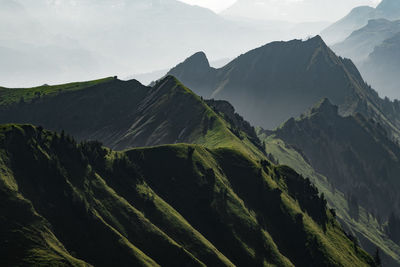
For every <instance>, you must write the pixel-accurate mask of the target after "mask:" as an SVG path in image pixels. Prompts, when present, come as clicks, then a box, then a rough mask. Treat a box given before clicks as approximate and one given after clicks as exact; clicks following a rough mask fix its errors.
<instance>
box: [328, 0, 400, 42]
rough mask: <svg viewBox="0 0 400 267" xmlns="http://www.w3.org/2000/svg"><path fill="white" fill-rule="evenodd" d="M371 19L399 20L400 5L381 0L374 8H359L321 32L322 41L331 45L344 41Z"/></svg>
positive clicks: (390, 0)
mask: <svg viewBox="0 0 400 267" xmlns="http://www.w3.org/2000/svg"><path fill="white" fill-rule="evenodd" d="M371 19H387V20H398V19H400V3H399V1H397V0H382V2H381V3H380V4H379V5H378V6H377V7H376V8H373V7H369V6H360V7H356V8H354V9H353V10H352V11H351V12H350V13H349V14H348V15H347V16H345V17H344V18H343V19H341V20H339V21H337V22H336V23H334V24H332V25H330V26H329V27H328V28H326V29H325V30H323V31H322V33H321V35H322V37H323V38H324V40H325V41H326V42H327V43H328V44H329V45H333V44H336V43H339V42H342V41H343V40H345V39H346V38H347V37H348V36H350V34H351V33H352V32H354V31H356V30H358V29H360V28H362V27H364V26H366V25H367V24H368V21H369V20H371Z"/></svg>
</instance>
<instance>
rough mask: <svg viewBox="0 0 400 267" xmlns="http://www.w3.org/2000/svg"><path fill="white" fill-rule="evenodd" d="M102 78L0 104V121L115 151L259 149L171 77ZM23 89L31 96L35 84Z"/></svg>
mask: <svg viewBox="0 0 400 267" xmlns="http://www.w3.org/2000/svg"><path fill="white" fill-rule="evenodd" d="M105 81H107V82H102V83H100V82H99V81H93V82H90V83H89V84H91V85H92V86H89V87H84V86H83V84H77V85H74V86H72V88H75V86H77V87H79V88H80V89H81V90H64V91H61V92H60V93H57V94H48V95H47V96H45V97H40V98H36V99H35V100H34V101H31V102H26V103H25V102H24V103H18V102H16V103H14V104H12V105H1V104H0V123H32V124H34V125H42V126H43V127H45V128H47V129H51V130H55V131H59V132H61V131H62V130H65V131H66V132H68V133H70V134H72V135H73V136H74V137H75V138H77V139H78V140H99V141H101V142H103V143H104V144H105V145H106V146H108V147H110V148H113V149H117V150H123V149H127V148H130V147H137V146H149V145H160V144H174V143H194V144H207V146H208V147H210V148H214V147H219V146H222V145H223V146H229V147H234V148H237V149H240V150H244V151H246V152H247V153H250V154H258V155H261V154H262V153H261V152H260V151H259V149H258V148H257V143H256V141H257V140H252V141H251V140H250V139H249V138H247V137H246V134H245V133H240V131H239V130H235V129H236V126H234V125H231V123H228V122H227V121H226V120H224V118H222V117H221V115H220V114H217V113H216V112H215V111H214V110H213V109H211V108H210V107H209V106H208V105H207V104H206V103H205V102H204V101H203V100H202V99H201V98H200V97H198V96H197V95H195V94H194V93H193V92H192V91H190V90H189V89H188V88H186V87H185V86H184V85H182V84H181V83H180V82H179V81H178V80H176V79H175V78H174V77H172V76H168V77H166V78H165V79H163V80H162V81H160V82H158V83H157V84H155V85H154V86H153V87H146V86H143V85H142V84H140V83H139V82H137V81H135V80H132V81H127V82H124V81H120V80H117V79H112V80H108V79H106V80H105ZM69 86H70V85H63V86H56V87H54V88H59V87H62V88H69ZM51 88H53V87H51ZM7 90H10V91H18V90H20V89H7ZM21 90H22V89H21ZM55 90H56V89H55ZM23 91H24V92H25V93H24V94H27V95H34V94H35V92H36V89H23ZM50 91H51V90H49V92H50ZM53 91H54V90H53ZM55 92H58V91H57V90H56V91H55ZM17 99H18V98H14V100H17ZM9 100H10V98H9V97H8V95H7V94H5V95H2V94H0V103H2V102H4V101H9ZM258 146H259V144H258Z"/></svg>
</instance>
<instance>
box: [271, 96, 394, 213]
mask: <svg viewBox="0 0 400 267" xmlns="http://www.w3.org/2000/svg"><path fill="white" fill-rule="evenodd" d="M275 134H276V136H277V137H278V138H281V139H282V140H284V141H285V142H286V143H288V144H292V145H294V146H295V147H297V148H299V149H300V150H301V151H302V152H303V153H304V154H305V156H306V158H307V159H309V162H310V165H311V166H312V167H313V168H314V169H315V170H316V171H317V172H319V173H321V174H323V175H324V176H326V177H327V178H328V179H329V181H330V182H331V183H332V184H333V185H334V186H335V187H336V188H338V189H339V190H340V191H342V192H344V193H345V194H348V196H354V197H355V198H357V199H358V202H359V203H360V205H362V206H364V207H365V208H366V209H367V210H369V211H370V212H371V213H373V214H378V215H380V216H382V218H387V217H388V216H389V214H390V213H391V212H393V211H395V212H396V213H400V209H399V206H398V204H399V203H400V199H399V197H398V194H397V193H396V192H397V191H398V190H399V189H400V181H399V179H398V177H399V175H400V165H399V162H400V148H399V147H398V145H397V144H396V143H393V142H392V141H391V140H390V137H389V135H388V134H387V132H386V131H385V129H384V128H383V127H382V126H381V125H380V124H379V123H376V122H374V121H372V120H368V119H365V117H364V116H362V115H360V114H356V115H354V116H349V117H345V118H344V117H341V116H339V115H338V112H337V107H336V106H334V105H332V104H331V103H330V102H329V101H328V100H327V99H325V100H324V101H323V102H321V103H320V104H319V105H317V106H315V107H314V108H312V109H311V110H310V111H309V112H308V113H306V114H304V115H302V116H301V117H300V118H299V119H297V120H294V119H291V120H289V121H288V122H286V123H285V124H284V125H283V126H282V127H281V128H279V129H277V130H276V132H275Z"/></svg>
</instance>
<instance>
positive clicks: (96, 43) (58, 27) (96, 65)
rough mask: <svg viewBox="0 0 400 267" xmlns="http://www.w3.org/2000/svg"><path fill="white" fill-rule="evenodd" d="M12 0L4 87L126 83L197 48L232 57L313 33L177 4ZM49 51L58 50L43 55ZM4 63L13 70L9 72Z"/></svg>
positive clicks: (4, 25)
mask: <svg viewBox="0 0 400 267" xmlns="http://www.w3.org/2000/svg"><path fill="white" fill-rule="evenodd" d="M2 1H3V2H11V1H8V0H2ZM12 1H13V2H15V3H16V4H18V5H19V6H20V7H21V9H23V13H18V14H17V13H15V12H12V11H7V10H6V11H4V12H3V8H2V10H0V15H1V16H0V22H1V25H0V33H1V35H0V40H1V46H2V47H5V48H8V49H11V50H18V52H19V53H20V54H22V55H23V56H20V57H16V58H15V60H14V61H13V60H9V59H8V58H7V61H6V60H2V61H1V62H0V70H2V71H0V79H1V80H2V85H3V86H8V87H25V86H29V85H31V84H37V85H40V84H43V83H64V82H67V81H71V80H90V79H94V77H101V76H105V75H108V74H109V73H116V74H118V75H119V76H121V77H127V76H130V75H132V73H148V72H153V71H154V70H162V69H166V68H169V67H170V66H171V65H172V64H175V63H176V62H179V61H181V60H182V58H184V57H185V56H186V55H188V54H191V53H194V52H195V51H198V50H203V49H204V50H205V51H206V52H207V54H208V55H209V56H210V57H212V58H213V59H220V58H233V57H235V56H237V55H238V54H240V53H242V52H243V51H245V50H248V49H251V48H253V47H255V46H259V45H261V44H263V43H265V42H269V41H272V40H275V39H279V40H283V39H285V40H286V39H289V38H294V37H297V36H307V35H309V34H310V33H309V31H308V27H307V26H306V25H303V26H302V28H303V30H302V31H301V34H300V33H299V31H298V30H297V29H292V28H293V27H295V26H294V25H291V26H290V27H287V25H286V24H285V25H281V24H284V23H281V22H257V23H255V22H247V21H237V20H233V19H227V18H223V17H221V16H219V15H218V14H215V13H214V12H212V11H210V10H208V9H205V8H201V7H198V6H191V5H187V4H185V3H183V2H181V1H177V0H152V1H143V0H134V1H132V0H116V1H93V0H83V1H72V0H65V1H47V0H34V1H33V0H12ZM7 5H8V4H7ZM1 6H2V7H3V4H1ZM3 13H5V15H4V16H3ZM10 14H12V15H10ZM22 14H24V15H22ZM28 18H29V20H28ZM99 18H103V19H99ZM171 18H173V19H171ZM29 22H31V23H29ZM292 26H293V27H292ZM306 27H307V30H304V28H306ZM317 28H318V29H317V30H315V31H314V32H316V33H317V32H319V31H320V29H321V27H317ZM149 29H151V30H150V31H149ZM221 32H223V33H224V34H223V36H222V37H223V38H221ZM149 35H151V38H149ZM177 36H180V37H181V38H177ZM238 36H240V37H241V38H238ZM160 44H162V45H160ZM49 46H50V47H51V49H50V51H53V50H57V49H58V51H59V52H58V53H55V52H54V53H53V52H51V54H49V55H47V54H46V48H48V47H49ZM17 47H18V49H16V48H17ZM71 50H72V51H71ZM38 51H39V52H38ZM165 51H168V53H165ZM5 53H7V52H5ZM71 54H72V55H71ZM82 54H84V56H83V57H81V55H82ZM63 55H65V56H63ZM44 63H45V64H44ZM43 64H44V68H43V69H42V68H41V66H42V65H43ZM8 65H12V66H17V67H16V68H15V69H14V68H12V69H10V70H7V66H8ZM27 65H28V66H27ZM32 65H33V66H35V68H33V67H30V66H32ZM47 66H49V67H47ZM18 68H19V69H18ZM52 70H53V71H52ZM3 71H7V72H3ZM49 71H51V73H50V75H49ZM3 73H4V74H3ZM164 74H165V73H164ZM16 76H17V77H16ZM157 78H159V77H157Z"/></svg>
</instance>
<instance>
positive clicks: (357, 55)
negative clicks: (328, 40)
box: [332, 19, 400, 89]
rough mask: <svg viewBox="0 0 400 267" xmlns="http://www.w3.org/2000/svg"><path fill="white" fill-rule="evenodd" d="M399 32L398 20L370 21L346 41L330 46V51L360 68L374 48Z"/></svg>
mask: <svg viewBox="0 0 400 267" xmlns="http://www.w3.org/2000/svg"><path fill="white" fill-rule="evenodd" d="M399 32H400V20H397V21H389V20H386V19H377V20H370V21H368V24H367V25H366V26H365V27H363V28H361V29H359V30H357V31H354V32H353V33H352V34H351V35H350V36H349V37H347V38H346V40H344V41H343V42H341V43H338V44H336V45H334V46H332V50H333V51H335V53H337V54H338V55H341V56H343V57H347V58H350V59H352V60H353V61H354V62H355V63H356V64H357V66H360V65H362V64H361V63H362V62H363V61H365V60H366V59H367V58H368V56H369V54H371V53H372V52H373V51H374V48H375V47H376V46H379V45H381V44H382V43H383V41H385V40H386V39H389V38H391V37H393V36H394V35H396V34H397V33H399ZM376 88H378V89H379V87H376Z"/></svg>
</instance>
